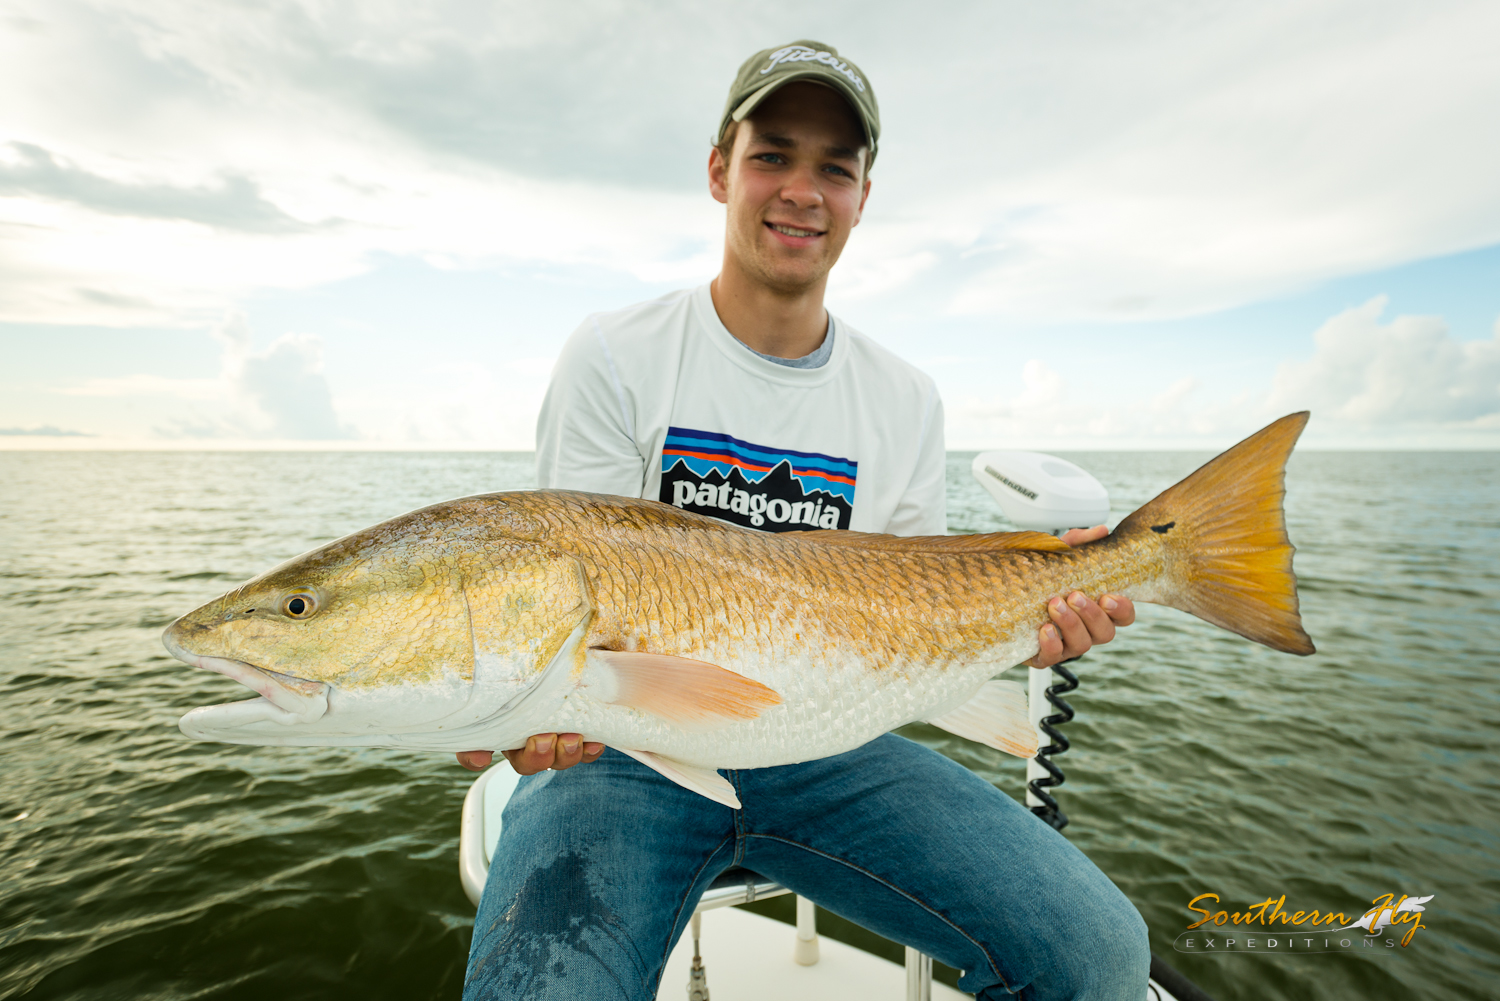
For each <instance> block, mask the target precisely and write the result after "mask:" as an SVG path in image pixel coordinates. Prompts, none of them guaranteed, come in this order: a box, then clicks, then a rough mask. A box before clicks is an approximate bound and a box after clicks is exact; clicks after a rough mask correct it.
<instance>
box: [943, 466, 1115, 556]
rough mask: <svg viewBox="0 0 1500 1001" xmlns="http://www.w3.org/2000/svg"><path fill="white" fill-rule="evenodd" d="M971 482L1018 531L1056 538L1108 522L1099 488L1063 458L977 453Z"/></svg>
mask: <svg viewBox="0 0 1500 1001" xmlns="http://www.w3.org/2000/svg"><path fill="white" fill-rule="evenodd" d="M972 468H973V470H974V478H975V479H976V480H978V481H979V482H980V483H981V484H982V485H983V486H984V488H985V489H986V490H988V491H989V492H990V496H991V497H993V498H995V500H996V501H998V502H999V504H1000V509H1001V510H1002V511H1004V512H1005V516H1006V517H1007V518H1009V519H1010V520H1011V522H1012V523H1013V524H1014V525H1015V526H1016V527H1017V528H1021V529H1028V530H1030V531H1033V532H1049V533H1051V534H1052V535H1061V534H1062V533H1063V532H1066V531H1067V530H1068V529H1070V528H1092V527H1093V526H1095V525H1102V524H1104V520H1105V519H1106V518H1108V517H1109V492H1108V491H1107V490H1105V489H1104V484H1102V483H1100V482H1099V481H1098V480H1096V479H1094V478H1093V477H1092V476H1090V475H1089V474H1088V473H1086V472H1084V471H1083V470H1082V469H1079V468H1078V467H1077V466H1075V465H1073V463H1071V462H1069V461H1067V460H1066V459H1059V458H1058V457H1057V456H1055V455H1044V454H1042V453H1041V452H1006V451H997V452H980V453H979V454H978V455H976V456H974V464H973V467H972Z"/></svg>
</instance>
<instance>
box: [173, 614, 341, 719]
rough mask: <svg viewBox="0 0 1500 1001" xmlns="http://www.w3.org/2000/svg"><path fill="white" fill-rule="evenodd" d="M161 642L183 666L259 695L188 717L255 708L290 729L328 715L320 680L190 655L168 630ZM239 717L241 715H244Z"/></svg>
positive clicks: (325, 695) (236, 662)
mask: <svg viewBox="0 0 1500 1001" xmlns="http://www.w3.org/2000/svg"><path fill="white" fill-rule="evenodd" d="M161 641H162V645H163V646H165V647H166V648H167V652H168V653H170V654H171V655H172V656H173V657H176V658H177V659H178V660H180V661H182V662H183V663H184V664H190V665H192V666H193V667H196V668H200V669H202V670H204V671H212V672H213V673H214V674H222V675H223V676H224V677H226V678H230V679H232V680H234V681H238V682H239V683H240V684H242V685H244V686H245V687H246V688H248V689H250V690H251V691H252V692H256V693H257V694H259V695H260V698H258V699H251V700H249V702H233V703H226V704H224V705H219V706H206V707H203V708H200V709H194V710H193V713H192V714H190V715H194V714H203V713H209V712H213V711H215V710H221V709H228V708H230V707H231V706H234V707H239V708H240V709H241V710H243V709H246V708H252V707H254V708H258V709H261V710H262V711H261V712H259V713H257V714H256V715H257V716H258V717H259V718H261V719H270V720H273V721H274V722H277V723H281V724H282V725H284V726H290V725H292V724H294V723H314V722H316V721H318V720H320V719H322V718H323V715H324V714H325V713H326V712H328V685H326V684H325V683H323V682H321V681H309V680H307V679H306V678H298V677H294V676H293V675H290V674H281V673H280V672H278V671H271V670H267V669H266V668H263V667H256V666H255V665H254V664H247V663H245V662H244V661H242V660H229V659H228V658H225V657H209V656H206V655H203V654H196V653H193V652H191V651H189V650H186V649H184V648H183V647H182V645H181V644H179V643H178V642H177V641H176V639H175V638H174V637H173V636H172V631H171V630H168V631H167V633H166V635H164V636H163V637H162V640H161ZM240 715H243V712H241V713H240Z"/></svg>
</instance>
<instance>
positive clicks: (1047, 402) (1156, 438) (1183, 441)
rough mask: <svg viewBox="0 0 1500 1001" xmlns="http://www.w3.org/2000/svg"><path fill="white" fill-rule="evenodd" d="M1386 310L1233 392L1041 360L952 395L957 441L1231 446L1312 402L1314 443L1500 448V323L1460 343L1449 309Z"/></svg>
mask: <svg viewBox="0 0 1500 1001" xmlns="http://www.w3.org/2000/svg"><path fill="white" fill-rule="evenodd" d="M1385 306H1386V297H1385V296H1377V297H1376V298H1374V299H1372V300H1370V301H1369V302H1367V303H1365V304H1364V305H1362V306H1359V307H1356V308H1354V309H1349V310H1345V311H1344V312H1342V313H1339V314H1338V315H1336V316H1334V317H1331V318H1330V319H1329V320H1328V321H1327V322H1325V323H1324V324H1323V325H1322V326H1320V327H1319V328H1318V329H1317V331H1316V332H1315V333H1314V335H1313V342H1314V350H1313V352H1312V355H1311V357H1309V358H1307V359H1305V360H1301V361H1289V362H1283V363H1282V364H1281V365H1280V366H1279V367H1278V368H1277V369H1276V371H1275V374H1274V376H1273V377H1272V378H1271V380H1270V382H1269V384H1267V383H1262V384H1260V385H1258V386H1257V385H1253V384H1252V385H1247V386H1242V387H1240V388H1238V389H1236V390H1233V391H1230V392H1227V393H1225V392H1222V391H1218V392H1200V390H1205V389H1206V387H1205V384H1204V381H1203V380H1202V379H1201V378H1199V377H1198V376H1182V377H1179V378H1177V379H1175V380H1173V381H1172V382H1170V383H1168V384H1166V385H1160V386H1159V387H1156V386H1152V385H1150V384H1149V383H1147V384H1142V383H1140V382H1138V381H1136V380H1130V379H1127V380H1124V381H1123V382H1120V383H1119V384H1118V385H1115V386H1114V387H1112V388H1113V392H1103V393H1101V392H1098V391H1097V390H1096V391H1093V392H1090V391H1087V390H1081V389H1080V387H1079V386H1077V385H1075V384H1073V383H1072V382H1070V381H1069V380H1068V379H1066V378H1064V377H1063V376H1062V375H1061V374H1059V373H1058V372H1056V371H1054V370H1053V369H1052V368H1050V367H1049V366H1048V365H1046V364H1045V363H1044V362H1042V361H1039V360H1037V359H1032V360H1031V361H1028V362H1026V364H1025V365H1024V366H1023V367H1022V379H1021V386H1020V388H1019V390H1017V391H1014V392H1013V393H1012V394H1011V395H1009V396H1005V397H995V396H985V397H980V396H976V395H972V394H971V395H969V396H967V397H961V398H958V399H956V400H953V401H950V406H949V420H948V444H949V447H950V448H965V449H967V448H994V447H995V443H996V442H1002V441H1003V442H1013V443H1017V447H1021V444H1023V443H1024V444H1026V445H1029V446H1030V447H1038V448H1042V447H1045V448H1083V449H1088V448H1119V447H1125V448H1140V447H1158V448H1197V447H1219V446H1221V445H1223V444H1227V443H1229V442H1232V441H1235V440H1236V439H1238V438H1239V437H1242V436H1244V435H1247V434H1249V433H1250V432H1252V431H1254V430H1256V429H1257V428H1259V427H1262V426H1264V425H1265V424H1268V423H1270V422H1271V421H1272V420H1274V419H1276V418H1277V417H1281V416H1283V415H1285V414H1288V413H1291V412H1293V411H1297V410H1310V411H1312V417H1313V419H1312V422H1311V423H1310V424H1309V426H1308V431H1307V435H1306V439H1305V441H1306V444H1309V445H1313V446H1315V447H1324V448H1370V447H1375V448H1380V447H1392V448H1425V447H1447V448H1451V447H1455V446H1457V447H1472V448H1495V447H1497V446H1500V319H1497V320H1496V322H1495V333H1494V336H1493V337H1492V338H1491V339H1489V340H1480V341H1459V340H1457V339H1455V338H1454V337H1453V336H1452V335H1451V334H1449V332H1448V328H1447V325H1446V324H1445V323H1444V322H1443V320H1442V318H1441V317H1434V316H1397V317H1394V318H1392V319H1389V320H1384V319H1383V317H1382V314H1383V313H1384V310H1385Z"/></svg>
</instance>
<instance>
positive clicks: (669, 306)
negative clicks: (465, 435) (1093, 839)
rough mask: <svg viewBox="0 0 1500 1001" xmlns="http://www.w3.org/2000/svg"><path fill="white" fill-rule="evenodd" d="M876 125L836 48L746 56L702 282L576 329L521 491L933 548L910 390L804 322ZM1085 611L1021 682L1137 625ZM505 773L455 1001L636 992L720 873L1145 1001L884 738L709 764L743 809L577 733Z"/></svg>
mask: <svg viewBox="0 0 1500 1001" xmlns="http://www.w3.org/2000/svg"><path fill="white" fill-rule="evenodd" d="M879 133H880V126H879V111H878V107H877V105H876V103H875V97H874V94H873V92H872V91H871V89H870V84H869V81H868V80H867V79H866V78H865V76H864V74H863V73H862V72H861V71H860V70H859V69H858V67H856V66H854V65H853V64H852V63H850V62H848V61H847V60H845V59H843V58H841V57H840V56H839V55H838V53H837V52H836V51H835V50H834V49H832V48H830V47H828V46H826V45H822V44H820V43H816V42H811V41H804V42H798V43H794V44H792V45H789V46H785V47H782V48H779V49H774V50H766V51H764V52H760V53H757V54H756V55H755V56H753V57H751V59H750V60H749V61H748V62H746V63H745V65H744V66H743V67H742V68H741V70H740V73H739V76H738V77H737V79H736V80H735V84H734V86H733V88H732V89H731V91H730V95H729V102H728V104H727V105H726V107H725V111H724V116H723V118H722V120H721V124H720V132H719V143H718V145H717V146H716V148H715V149H714V150H713V151H712V153H711V154H710V157H709V168H708V174H709V190H710V192H711V193H712V194H713V196H714V198H716V199H717V200H718V201H720V202H722V203H724V205H725V206H726V209H727V221H728V225H727V229H726V234H725V246H724V263H723V268H722V270H721V271H720V273H719V276H718V277H717V278H715V279H714V280H713V281H712V282H711V283H710V284H709V285H707V286H704V287H701V288H698V289H694V290H691V291H687V292H682V293H677V294H675V295H670V296H666V297H664V298H662V299H658V300H655V301H653V302H648V303H644V304H641V305H639V306H635V307H632V308H629V309H626V310H622V311H620V312H617V313H609V314H602V315H598V316H594V317H591V318H589V319H588V320H586V321H585V322H584V324H583V326H582V327H580V328H579V330H578V331H577V332H576V333H575V334H574V335H573V337H572V338H571V339H570V340H569V342H568V344H567V346H566V348H565V349H564V351H563V354H562V357H561V358H560V359H559V360H558V364H557V368H556V370H555V372H554V374H553V381H552V385H551V387H550V389H549V391H548V395H547V399H546V402H545V403H544V405H543V408H542V415H541V418H540V421H539V424H538V429H537V452H538V459H537V461H538V469H539V479H540V482H541V485H542V486H543V487H559V488H570V489H580V490H592V491H598V492H603V493H615V494H626V495H630V496H639V497H650V498H655V499H658V500H661V501H662V502H664V503H668V504H675V505H677V506H678V507H682V508H684V509H686V510H690V511H697V512H700V513H705V514H710V515H712V516H714V517H718V518H722V519H723V520H726V521H729V522H732V523H734V524H738V525H743V526H745V527H747V528H754V529H760V530H764V531H789V530H798V531H806V530H809V529H813V528H821V529H833V528H837V529H850V528H852V529H856V530H861V531H873V532H891V533H895V534H902V535H922V534H931V535H940V534H943V532H944V531H945V528H946V525H945V517H946V515H945V500H944V489H945V483H944V456H943V434H942V406H941V403H940V401H939V400H938V396H937V392H936V389H935V387H934V386H933V383H932V380H931V379H929V378H928V377H927V376H925V375H923V374H922V373H920V372H918V371H917V370H916V369H914V368H912V367H911V366H909V365H907V364H906V363H904V362H902V361H900V360H899V359H897V358H896V357H895V356H893V355H891V354H889V353H888V352H886V351H885V350H883V349H882V348H880V347H879V346H877V345H875V344H874V343H873V342H871V341H869V340H868V339H866V338H865V337H863V336H862V335H860V334H859V333H858V332H857V331H854V330H852V329H851V328H849V327H848V326H847V325H845V324H843V323H842V322H840V321H839V320H837V319H836V318H834V317H832V316H830V315H829V314H828V313H827V311H826V310H825V309H824V307H823V293H824V289H825V287H826V285H827V280H828V272H829V269H831V268H832V267H833V265H834V263H835V262H836V261H837V260H838V257H839V254H840V252H841V251H842V250H843V247H844V243H845V241H846V240H847V239H848V238H849V234H850V232H851V231H852V230H853V228H854V227H855V226H856V225H857V224H858V223H859V219H860V214H861V212H862V211H863V209H864V205H865V200H866V198H867V197H868V196H869V192H870V180H869V167H870V164H871V162H872V161H873V159H874V157H875V153H876V144H877V142H878V140H879ZM1102 534H1103V529H1102V528H1100V529H1096V530H1093V531H1091V532H1089V533H1083V534H1080V535H1076V536H1074V538H1073V539H1072V540H1070V541H1081V540H1083V539H1086V538H1096V537H1098V536H1099V535H1102ZM1101 603H1102V606H1103V607H1101V605H1100V604H1096V603H1095V602H1094V601H1092V600H1090V599H1088V598H1087V597H1085V596H1084V595H1082V594H1078V593H1075V594H1072V595H1068V596H1066V598H1064V597H1061V596H1060V597H1059V598H1057V599H1054V601H1053V602H1052V603H1051V604H1050V605H1049V612H1050V614H1051V617H1052V619H1053V622H1052V623H1051V624H1049V625H1047V626H1043V627H1042V632H1041V636H1040V644H1041V652H1040V653H1039V654H1038V656H1037V658H1036V660H1035V661H1034V662H1033V664H1034V666H1046V665H1049V664H1051V663H1055V662H1056V661H1058V660H1061V659H1063V658H1065V657H1072V656H1076V655H1078V654H1080V653H1082V652H1084V651H1085V650H1087V649H1088V648H1089V647H1090V645H1091V644H1093V643H1100V642H1107V641H1108V640H1109V639H1110V638H1112V637H1113V635H1114V628H1115V625H1116V624H1121V625H1124V624H1128V623H1129V622H1130V621H1132V619H1133V617H1134V610H1133V608H1132V607H1131V605H1130V602H1129V601H1128V600H1126V599H1124V598H1123V597H1121V596H1118V595H1105V596H1102V598H1101ZM506 755H507V757H508V758H509V759H510V761H511V764H512V765H513V766H514V767H515V769H516V770H517V771H518V772H521V773H522V774H523V775H526V776H528V777H527V778H524V779H523V780H522V781H521V784H520V786H519V787H518V789H517V791H516V793H515V795H514V796H513V798H512V799H511V802H510V805H509V806H508V807H507V809H506V812H505V825H504V830H503V833H502V835H501V839H500V842H499V844H498V845H497V847H496V851H495V861H494V864H493V865H492V867H491V869H490V875H489V880H488V883H487V885H486V887H485V893H484V899H483V900H482V901H481V903H480V907H479V913H478V915H477V917H476V919H475V926H474V942H473V947H472V951H471V953H470V957H469V971H468V978H467V983H466V987H465V992H464V996H465V997H466V998H469V999H479V998H485V999H489V998H523V997H524V998H558V999H562V998H567V999H570V1001H590V999H594V998H625V999H632V1001H646V999H650V998H654V997H655V996H656V992H657V989H658V987H659V979H660V976H661V972H662V968H663V966H664V964H665V962H666V958H667V955H668V953H669V952H670V950H671V948H672V945H673V944H674V943H675V942H676V940H677V938H678V937H679V936H680V935H681V933H682V930H683V928H684V927H685V926H686V924H687V922H688V920H689V918H690V917H691V916H692V912H693V908H694V906H695V905H696V903H697V900H698V897H699V896H700V895H701V893H702V892H703V890H704V888H705V887H706V886H707V885H708V884H709V883H710V882H711V881H712V880H713V879H714V877H716V876H717V875H718V874H719V873H721V872H723V871H724V870H725V869H727V868H729V867H731V866H735V865H740V866H744V867H745V868H747V869H751V870H753V871H756V872H759V873H761V874H762V875H765V876H768V877H770V878H773V879H775V880H777V881H778V882H780V883H782V884H783V885H785V886H787V887H789V888H791V889H793V890H795V891H796V892H798V893H800V894H803V895H806V896H809V897H811V898H812V899H814V900H816V901H817V902H818V903H819V904H821V905H822V906H824V907H826V908H828V909H830V910H833V911H836V912H838V913H840V914H842V915H844V916H846V917H849V918H851V919H853V920H854V921H857V922H859V923H860V924H862V925H864V926H865V927H867V928H870V929H872V930H873V931H876V932H878V933H880V934H882V935H885V936H887V937H889V938H892V939H896V940H898V941H901V942H905V943H907V944H909V945H912V946H915V947H917V948H919V949H921V950H922V951H924V952H926V953H928V954H930V955H932V956H935V957H937V958H938V959H939V960H941V961H942V962H944V963H947V964H949V965H950V966H954V967H957V968H959V969H962V970H964V971H965V973H964V976H963V979H962V980H961V981H960V986H961V987H962V988H963V989H964V990H966V991H968V992H970V993H976V994H978V996H980V997H982V998H1000V997H1012V996H1015V995H1020V996H1022V997H1026V998H1037V999H1041V998H1079V999H1081V998H1098V999H1110V1001H1114V999H1119V998H1133V997H1139V996H1141V995H1142V994H1143V993H1144V990H1145V984H1146V976H1147V966H1148V964H1149V952H1148V949H1147V945H1146V934H1145V927H1144V924H1143V923H1142V921H1141V919H1140V916H1139V915H1138V914H1137V913H1136V912H1135V909H1134V908H1133V907H1132V906H1131V905H1130V903H1129V902H1128V901H1126V900H1125V898H1124V897H1123V896H1122V895H1121V894H1120V892H1119V891H1118V890H1117V889H1116V888H1115V887H1114V885H1113V884H1112V883H1110V881H1109V880H1108V879H1107V878H1106V877H1105V876H1104V875H1103V874H1102V873H1101V872H1100V871H1099V870H1098V869H1097V868H1096V867H1095V866H1093V865H1092V863H1090V862H1089V861H1088V859H1087V858H1085V857H1084V856H1083V855H1082V854H1081V853H1080V852H1078V851H1077V850H1076V849H1074V848H1073V847H1072V846H1071V845H1070V844H1068V842H1067V841H1065V840H1064V839H1063V838H1062V837H1061V836H1060V835H1058V834H1057V833H1056V832H1055V831H1053V830H1052V829H1051V828H1050V827H1048V826H1047V825H1046V824H1044V823H1042V822H1041V821H1040V820H1038V819H1037V818H1035V817H1033V816H1032V815H1031V814H1030V813H1029V812H1028V811H1027V810H1026V809H1024V808H1023V807H1021V806H1019V805H1018V804H1017V803H1016V802H1015V801H1013V800H1012V799H1010V798H1009V797H1008V796H1006V795H1004V794H1002V793H1000V792H998V791H997V790H995V789H994V788H993V787H992V786H990V785H989V784H988V783H986V782H984V781H983V780H981V779H979V778H978V777H976V776H974V775H973V774H971V773H970V772H968V771H967V770H965V769H964V768H962V767H960V766H959V765H956V764H954V763H953V762H951V761H949V760H948V759H946V758H944V757H942V756H941V755H938V754H936V753H935V752H932V751H929V750H926V749H924V748H922V747H920V746H919V745H917V744H914V743H912V742H911V741H908V740H905V739H903V738H900V737H896V736H894V735H890V734H887V735H886V736H884V737H881V738H878V739H877V740H874V741H871V742H870V743H869V744H866V745H865V746H864V747H861V748H859V749H857V750H855V751H851V752H848V753H846V754H842V755H837V756H835V757H832V758H824V759H821V760H818V761H811V762H806V763H804V764H800V765H787V766H783V767H778V768H762V769H746V770H738V771H732V770H731V771H726V772H725V773H724V774H725V777H726V778H728V780H729V781H730V782H731V783H732V784H733V785H734V787H735V789H736V791H737V793H738V795H739V798H740V800H741V802H742V803H743V807H742V809H739V810H731V809H729V808H728V807H724V806H720V805H718V804H716V803H712V802H710V801H708V800H706V799H704V798H703V797H701V796H698V795H697V794H695V793H692V792H689V791H687V790H685V789H683V788H681V787H679V786H677V785H675V784H674V783H672V782H670V781H669V780H667V779H665V778H663V777H662V776H660V775H658V774H657V773H655V772H653V771H651V770H650V769H648V768H646V767H645V766H643V765H641V764H639V763H637V762H635V761H634V760H632V759H630V758H628V757H626V756H625V755H622V754H619V753H618V752H615V751H612V750H606V749H605V748H604V747H602V746H601V745H598V744H586V743H584V742H583V741H582V738H581V737H580V735H578V734H561V735H558V734H539V735H537V736H535V737H533V738H532V739H531V740H530V741H528V743H527V746H526V747H525V748H524V749H522V750H518V751H507V752H506ZM459 759H460V761H462V762H464V764H465V765H466V766H469V767H483V766H484V765H485V764H487V763H488V762H489V759H490V754H489V753H488V752H471V753H469V754H461V755H459ZM581 763H583V764H587V767H582V768H575V767H573V766H574V765H578V764H581Z"/></svg>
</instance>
